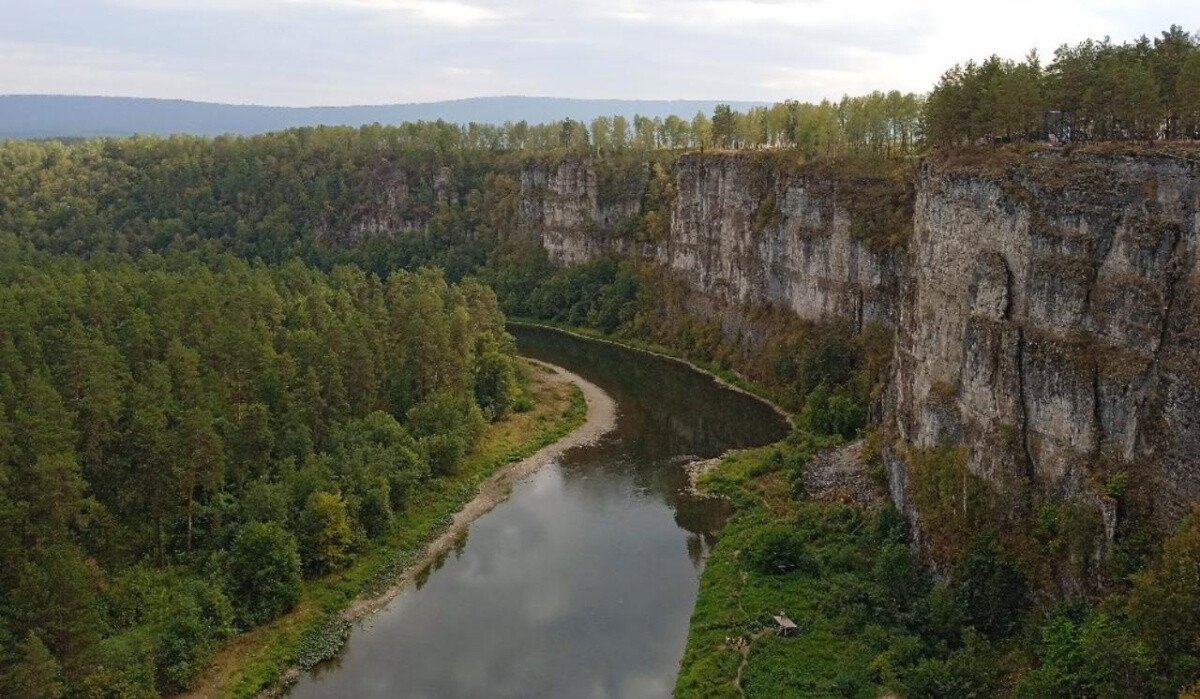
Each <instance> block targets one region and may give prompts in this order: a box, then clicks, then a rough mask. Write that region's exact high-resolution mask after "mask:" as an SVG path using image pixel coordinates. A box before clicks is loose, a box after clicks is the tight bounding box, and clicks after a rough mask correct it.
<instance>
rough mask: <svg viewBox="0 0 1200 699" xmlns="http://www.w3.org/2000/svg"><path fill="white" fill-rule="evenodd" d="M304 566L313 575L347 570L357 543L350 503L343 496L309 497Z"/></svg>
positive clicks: (304, 523)
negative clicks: (347, 504)
mask: <svg viewBox="0 0 1200 699" xmlns="http://www.w3.org/2000/svg"><path fill="white" fill-rule="evenodd" d="M300 532H301V536H302V537H303V544H304V565H305V567H306V568H307V569H308V570H309V571H310V572H312V573H328V572H330V571H334V570H340V569H341V568H343V567H344V566H345V565H346V563H347V562H348V560H349V555H350V544H351V543H352V542H353V540H354V536H353V530H352V529H351V527H350V518H349V516H347V514H346V501H345V500H343V499H342V496H341V495H336V494H334V493H327V492H318V493H313V494H312V495H310V496H309V498H308V502H306V503H305V505H304V512H302V513H301V515H300Z"/></svg>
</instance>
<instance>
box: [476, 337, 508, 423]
mask: <svg viewBox="0 0 1200 699" xmlns="http://www.w3.org/2000/svg"><path fill="white" fill-rule="evenodd" d="M516 395H517V375H516V372H515V371H514V370H513V366H512V360H511V359H509V358H508V357H507V356H505V355H503V354H501V353H500V352H499V351H498V350H496V349H495V348H488V349H486V350H485V351H484V352H483V353H481V354H480V356H479V359H477V360H476V362H475V402H476V403H477V404H478V405H479V409H480V410H482V411H483V414H484V415H485V416H486V417H488V418H490V419H492V420H498V419H500V418H502V417H504V416H505V415H507V414H508V411H509V410H510V409H511V408H512V404H513V401H514V399H515V397H516Z"/></svg>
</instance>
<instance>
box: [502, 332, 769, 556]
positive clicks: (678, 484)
mask: <svg viewBox="0 0 1200 699" xmlns="http://www.w3.org/2000/svg"><path fill="white" fill-rule="evenodd" d="M510 330H511V332H512V333H513V335H514V336H515V337H516V338H517V346H518V348H519V350H520V352H521V353H522V354H524V355H526V356H529V357H533V358H534V359H544V360H546V361H552V362H554V363H555V364H558V365H560V366H562V367H564V368H566V369H569V370H570V371H573V372H576V373H578V374H579V375H581V376H583V377H584V378H586V379H588V380H590V381H594V382H595V383H596V384H598V385H599V386H601V387H602V388H603V389H604V390H606V391H608V392H609V394H610V395H611V396H612V397H613V399H614V400H616V402H617V405H618V406H620V408H619V410H620V412H619V414H618V417H617V426H616V430H615V431H614V433H613V435H612V436H611V437H610V438H608V439H606V440H604V441H603V442H602V443H601V444H598V445H595V446H592V447H589V448H588V454H587V457H588V458H587V461H588V464H589V468H588V469H587V472H586V475H584V474H575V477H573V478H571V479H570V483H569V484H568V487H571V488H578V489H581V490H583V491H589V490H591V491H596V494H597V495H598V494H599V493H600V492H602V491H604V490H606V489H608V488H619V489H621V490H622V491H625V490H626V489H627V488H628V487H629V486H628V485H627V484H626V483H622V482H621V481H629V480H631V481H632V482H633V486H634V490H635V491H639V490H640V491H645V492H647V494H653V495H654V496H655V497H658V498H661V499H663V500H665V501H666V502H667V503H668V504H669V505H670V506H671V507H672V508H673V509H674V511H675V519H676V522H677V523H678V524H679V526H680V527H682V528H684V529H686V530H688V531H689V532H693V533H699V534H706V535H711V534H712V533H714V532H716V531H717V530H718V529H719V528H720V526H721V524H722V523H724V521H725V518H726V517H727V516H728V508H727V507H725V506H724V505H723V504H722V503H720V502H718V501H714V500H712V499H707V498H697V497H695V496H693V495H690V494H688V493H687V492H686V488H687V473H686V471H685V470H684V468H683V464H685V463H686V462H687V461H688V460H689V459H697V458H711V457H714V456H719V455H720V454H722V453H724V452H725V451H727V450H729V449H737V448H740V447H745V446H749V445H757V444H766V443H770V442H773V441H775V440H777V439H780V438H781V437H783V435H784V434H785V432H786V425H785V424H784V422H783V420H782V419H780V417H779V416H778V415H777V414H776V413H775V412H774V411H773V410H772V409H771V408H770V407H769V406H767V405H765V404H763V403H762V402H761V401H759V400H756V399H755V398H753V397H750V396H745V395H741V394H738V393H734V392H731V391H728V390H725V389H723V388H722V387H720V386H719V385H718V384H717V383H716V382H715V381H714V380H713V379H712V378H711V377H709V376H707V375H705V374H702V373H700V372H698V371H695V370H694V369H692V368H690V367H688V366H687V365H685V364H682V363H680V362H675V361H671V360H668V359H663V358H660V357H654V356H652V355H649V354H647V353H644V352H637V351H635V350H630V349H626V348H623V347H618V346H615V345H611V344H606V343H601V342H590V341H583V340H580V339H578V338H575V337H570V336H567V335H565V334H563V333H560V332H557V331H554V330H548V329H543V328H530V327H523V326H514V327H512V328H510ZM612 437H616V438H615V439H614V438H612ZM576 453H578V452H576ZM572 457H573V454H572V453H568V454H566V455H565V457H564V459H563V464H564V466H565V467H566V472H567V473H568V474H570V473H571V469H570V466H571V464H572V463H573V459H572ZM597 463H604V464H607V466H606V467H605V468H604V469H603V471H601V470H600V469H597V468H595V464H597ZM596 500H600V498H596ZM710 545H711V541H710V542H707V543H705V542H704V541H703V540H702V539H698V540H697V541H696V542H695V543H694V544H693V543H691V542H689V546H688V548H689V554H692V555H693V557H694V558H698V557H699V556H702V555H703V553H704V551H705V550H706V549H707V547H708V546H710ZM693 548H694V549H696V550H695V552H693V551H692V549H693Z"/></svg>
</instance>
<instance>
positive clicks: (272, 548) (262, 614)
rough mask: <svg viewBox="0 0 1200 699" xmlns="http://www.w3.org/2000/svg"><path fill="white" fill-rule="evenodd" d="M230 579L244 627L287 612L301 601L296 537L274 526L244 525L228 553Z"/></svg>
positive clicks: (267, 524)
mask: <svg viewBox="0 0 1200 699" xmlns="http://www.w3.org/2000/svg"><path fill="white" fill-rule="evenodd" d="M229 577H230V584H231V586H232V588H231V589H232V596H233V599H234V601H235V603H236V605H237V609H238V617H239V619H240V620H241V622H242V623H243V624H244V625H246V626H254V625H256V624H261V623H263V622H264V621H269V620H271V619H274V618H275V617H277V616H279V615H280V614H282V613H284V612H286V611H288V610H289V609H291V608H292V607H293V606H295V604H296V602H297V601H298V600H299V599H300V551H299V549H298V547H297V545H296V539H295V537H293V536H292V535H291V533H289V532H288V531H286V530H284V529H283V528H282V527H281V526H280V525H278V524H275V523H259V522H254V523H251V524H247V525H246V526H245V527H243V528H242V530H241V531H240V532H238V535H237V537H236V538H235V539H234V540H233V546H232V548H231V549H230V551H229Z"/></svg>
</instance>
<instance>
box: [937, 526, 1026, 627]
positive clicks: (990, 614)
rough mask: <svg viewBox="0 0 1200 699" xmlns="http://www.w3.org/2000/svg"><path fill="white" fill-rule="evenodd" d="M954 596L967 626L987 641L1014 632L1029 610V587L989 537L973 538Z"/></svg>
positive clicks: (1022, 575)
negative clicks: (979, 633)
mask: <svg viewBox="0 0 1200 699" xmlns="http://www.w3.org/2000/svg"><path fill="white" fill-rule="evenodd" d="M955 592H956V595H957V597H958V600H959V602H960V604H961V605H962V608H963V612H964V613H965V615H966V620H967V623H969V624H970V625H972V626H974V627H975V628H976V629H978V630H979V631H980V632H981V633H983V634H985V635H987V636H988V637H990V638H1004V637H1007V636H1009V635H1010V634H1012V632H1013V631H1014V630H1016V628H1017V625H1018V624H1019V623H1020V621H1021V617H1022V615H1023V614H1024V612H1025V609H1026V608H1027V607H1028V606H1029V585H1028V584H1027V583H1026V581H1025V576H1024V574H1022V573H1021V571H1020V570H1019V569H1017V567H1016V566H1015V565H1013V563H1012V561H1011V559H1010V558H1009V556H1008V555H1007V554H1006V553H1005V552H1004V551H1003V550H1001V548H1000V546H999V545H998V544H997V543H996V540H995V539H994V538H993V537H991V536H980V537H977V538H976V539H975V541H974V543H973V544H972V545H971V548H970V550H969V551H968V552H967V557H966V559H965V560H964V561H963V562H962V564H961V565H960V566H959V569H958V575H957V585H956V587H955Z"/></svg>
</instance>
